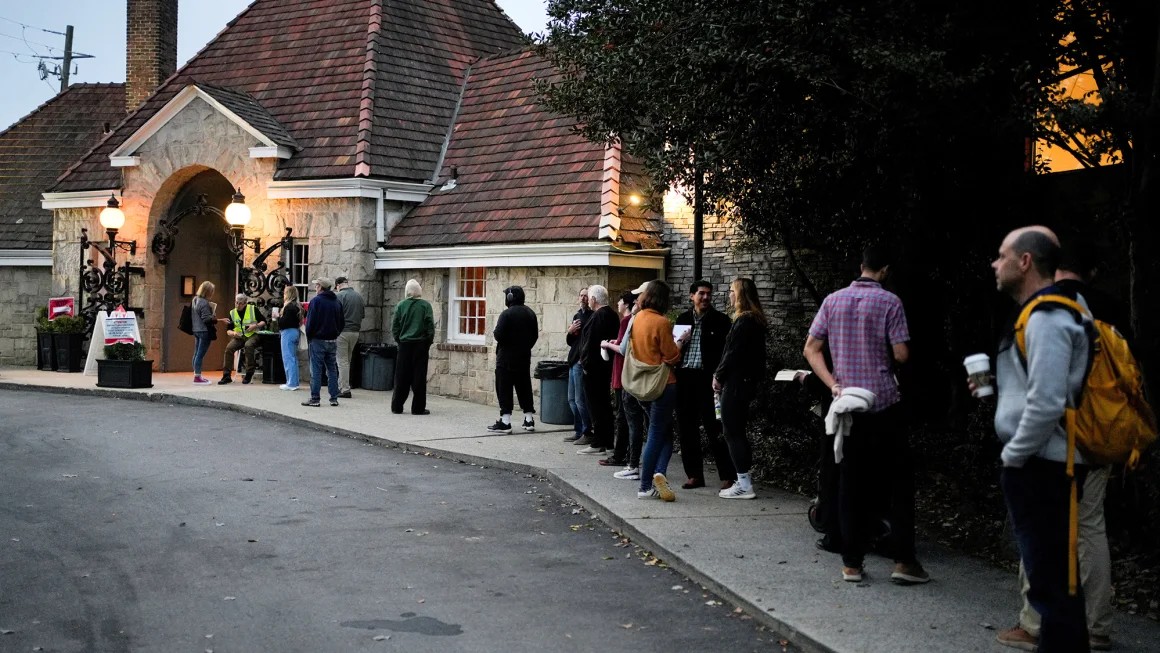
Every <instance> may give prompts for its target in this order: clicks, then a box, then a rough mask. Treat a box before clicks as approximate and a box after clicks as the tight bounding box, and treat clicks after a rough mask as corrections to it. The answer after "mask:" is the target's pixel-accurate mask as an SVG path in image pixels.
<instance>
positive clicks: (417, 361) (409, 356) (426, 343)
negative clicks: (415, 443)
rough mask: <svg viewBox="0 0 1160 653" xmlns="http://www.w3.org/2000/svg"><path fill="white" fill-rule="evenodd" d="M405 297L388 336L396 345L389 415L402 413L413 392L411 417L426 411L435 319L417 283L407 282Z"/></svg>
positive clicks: (423, 413)
mask: <svg viewBox="0 0 1160 653" xmlns="http://www.w3.org/2000/svg"><path fill="white" fill-rule="evenodd" d="M405 293H406V295H407V298H406V299H404V300H403V301H401V302H399V305H398V306H396V307H395V317H394V319H392V320H391V333H392V334H394V336H395V342H397V343H398V344H399V357H398V359H397V360H396V361H395V391H394V394H393V395H392V396H391V412H392V413H395V414H396V415H398V414H399V413H402V412H403V404H405V403H406V402H407V395H409V394H410V393H411V392H414V393H415V399H414V400H413V401H412V402H411V414H412V415H429V414H430V413H431V411H429V410H427V350H428V349H430V348H431V343H432V342H433V341H434V340H435V316H434V314H433V313H432V311H431V304H430V303H428V302H427V300H425V299H422V298H421V297H422V295H423V288H422V286H420V285H419V282H418V281H415V280H414V279H410V280H408V281H407V287H406V290H405Z"/></svg>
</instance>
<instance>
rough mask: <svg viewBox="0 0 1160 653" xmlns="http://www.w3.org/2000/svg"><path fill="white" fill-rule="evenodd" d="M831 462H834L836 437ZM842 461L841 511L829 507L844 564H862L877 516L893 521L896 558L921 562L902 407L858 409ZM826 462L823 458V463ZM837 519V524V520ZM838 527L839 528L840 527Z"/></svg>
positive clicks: (839, 472)
mask: <svg viewBox="0 0 1160 653" xmlns="http://www.w3.org/2000/svg"><path fill="white" fill-rule="evenodd" d="M826 440H827V441H828V443H829V464H830V465H833V464H834V438H833V436H829V437H828V438H826ZM842 454H843V457H842V462H841V463H839V464H838V465H837V469H836V471H837V510H836V511H833V510H831V511H829V514H828V515H825V517H826V518H828V519H829V520H830V524H828V525H827V527H826V531H827V533H828V534H829V535H830V537H831V538H832V537H833V534H834V533H837V534H839V535H840V537H838V538H837V539H838V541H837V542H834V541H833V540H832V539H831V543H832V544H834V545H836V546H837V547H838V548H839V549H841V551H842V564H844V565H845V566H847V567H861V566H862V561H863V560H864V559H865V557H866V551H867V548H868V547H869V545H870V533H871V531H872V529H874V528H875V524H874V522H875V520H878V519H880V518H881V517H886V518H888V519H889V520H890V534H891V538H890V543H889V547H890V551H891V553H892V555H893V558H894V560H895V561H896V562H907V563H910V562H915V561H916V559H915V553H914V459H913V458H912V456H911V453H910V439H909V437H908V434H907V431H906V420H905V415H904V413H903V409H902V406H901V405H900V404H895V405H893V406H891V407H889V408H887V409H886V410H883V411H881V412H878V413H855V414H854V422H853V425H852V427H851V428H850V435H849V436H848V437H846V439H845V444H844V445H843V447H842ZM824 464H825V462H824V460H823V465H824ZM835 518H836V520H837V524H836V525H835V524H833V520H834V519H835ZM835 526H836V528H835Z"/></svg>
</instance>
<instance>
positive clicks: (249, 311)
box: [230, 304, 258, 340]
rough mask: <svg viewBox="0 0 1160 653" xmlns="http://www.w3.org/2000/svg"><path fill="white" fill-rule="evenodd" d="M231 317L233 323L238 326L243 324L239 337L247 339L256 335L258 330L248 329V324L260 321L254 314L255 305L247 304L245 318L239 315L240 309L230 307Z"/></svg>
mask: <svg viewBox="0 0 1160 653" xmlns="http://www.w3.org/2000/svg"><path fill="white" fill-rule="evenodd" d="M230 319H231V320H233V323H234V325H235V326H237V325H238V324H241V325H242V330H241V335H240V336H238V337H239V338H241V339H243V340H245V339H247V338H252V337H254V335H256V334H257V333H258V332H257V331H246V326H247V325H250V324H253V323H255V322H257V321H258V320H257V318H256V316H255V315H254V305H253V304H246V316H245V317H244V318H243V317H242V316H240V315H238V309H236V308H231V309H230ZM234 331H237V329H236V328H235V329H234Z"/></svg>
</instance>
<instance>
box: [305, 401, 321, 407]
mask: <svg viewBox="0 0 1160 653" xmlns="http://www.w3.org/2000/svg"><path fill="white" fill-rule="evenodd" d="M302 405H303V406H310V407H311V408H318V407H319V406H321V405H322V402H320V401H319V400H317V399H307V400H306V401H304V402H302Z"/></svg>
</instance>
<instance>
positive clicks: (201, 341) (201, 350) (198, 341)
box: [193, 331, 209, 376]
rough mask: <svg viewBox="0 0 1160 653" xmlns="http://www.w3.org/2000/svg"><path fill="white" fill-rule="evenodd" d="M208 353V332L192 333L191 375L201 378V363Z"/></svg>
mask: <svg viewBox="0 0 1160 653" xmlns="http://www.w3.org/2000/svg"><path fill="white" fill-rule="evenodd" d="M207 351H209V331H201V332H197V331H195V332H194V333H193V375H194V376H201V362H202V360H204V359H205V353H206V352H207Z"/></svg>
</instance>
